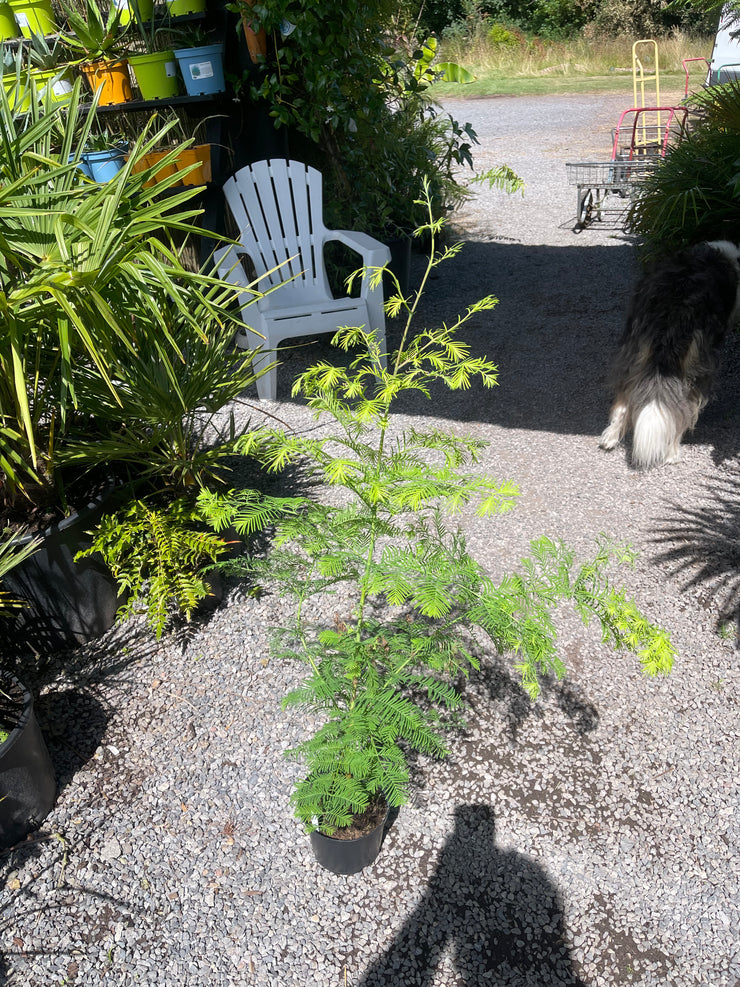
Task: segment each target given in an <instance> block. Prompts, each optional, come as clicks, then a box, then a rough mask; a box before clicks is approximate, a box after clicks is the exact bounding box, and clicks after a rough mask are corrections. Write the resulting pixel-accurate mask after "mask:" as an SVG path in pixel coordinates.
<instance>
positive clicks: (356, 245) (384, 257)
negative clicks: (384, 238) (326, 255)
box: [326, 230, 391, 267]
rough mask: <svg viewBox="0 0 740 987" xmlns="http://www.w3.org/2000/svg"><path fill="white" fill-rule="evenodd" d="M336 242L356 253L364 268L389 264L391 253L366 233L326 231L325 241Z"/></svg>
mask: <svg viewBox="0 0 740 987" xmlns="http://www.w3.org/2000/svg"><path fill="white" fill-rule="evenodd" d="M329 240H337V241H338V242H339V243H343V244H344V245H345V247H349V248H350V249H351V250H355V251H357V253H358V254H360V256H361V257H362V263H363V266H364V267H385V265H386V264H388V263H389V262H390V259H391V251H390V248H389V247H387V246H386V245H385V244H384V243H381V242H380V240H376V239H375V237H372V236H369V234H367V233H357V232H354V231H350V230H327V231H326V241H329Z"/></svg>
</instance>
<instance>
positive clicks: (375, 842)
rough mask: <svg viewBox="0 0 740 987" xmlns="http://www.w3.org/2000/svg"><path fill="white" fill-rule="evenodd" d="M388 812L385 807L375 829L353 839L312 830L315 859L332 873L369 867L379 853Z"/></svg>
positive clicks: (354, 872)
mask: <svg viewBox="0 0 740 987" xmlns="http://www.w3.org/2000/svg"><path fill="white" fill-rule="evenodd" d="M389 812H390V810H389V809H386V811H385V815H384V816H383V818H382V819H381V821H380V822H379V823H378V825H377V826H376V827H375V829H371V830H370V832H369V833H365V834H364V835H363V836H358V837H356V838H355V839H354V840H338V839H337V838H336V837H334V836H325V835H324V834H323V833H320V832H319V831H318V830H314V831H313V833H311V834H310V837H311V849H312V850H313V853H314V856H315V857H316V860H317V861H318V862H319V863H320V864H321V866H322V867H325V868H326V869H327V870H330V871H331V872H332V873H333V874H357V873H358V871H361V870H363V869H364V868H365V867H369V866H370V864H372V863H373V862H374V861H375V858H376V857H377V856H378V854H379V853H380V847H381V846H382V843H383V834H384V832H385V824H386V822H387V821H388V813H389Z"/></svg>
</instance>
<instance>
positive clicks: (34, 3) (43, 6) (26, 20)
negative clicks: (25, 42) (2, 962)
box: [8, 0, 59, 38]
mask: <svg viewBox="0 0 740 987" xmlns="http://www.w3.org/2000/svg"><path fill="white" fill-rule="evenodd" d="M8 3H9V5H10V7H11V8H12V11H13V14H14V15H15V19H16V21H17V22H18V27H19V28H20V29H21V34H22V35H23V37H24V38H30V37H31V34H32V33H33V34H43V35H46V34H55V33H56V32H57V31H58V30H59V28H58V27H57V22H56V21H55V19H54V11H53V9H52V6H51V0H8Z"/></svg>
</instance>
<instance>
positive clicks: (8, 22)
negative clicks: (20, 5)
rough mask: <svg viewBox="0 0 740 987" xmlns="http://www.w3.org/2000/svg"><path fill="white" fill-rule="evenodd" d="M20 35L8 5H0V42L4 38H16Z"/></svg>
mask: <svg viewBox="0 0 740 987" xmlns="http://www.w3.org/2000/svg"><path fill="white" fill-rule="evenodd" d="M20 33H21V31H20V28H19V27H18V25H17V23H16V20H15V17H14V16H13V9H12V7H11V6H10V4H7V3H0V41H5V39H6V38H17V37H18V35H19V34H20Z"/></svg>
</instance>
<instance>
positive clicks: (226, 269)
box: [213, 243, 249, 288]
mask: <svg viewBox="0 0 740 987" xmlns="http://www.w3.org/2000/svg"><path fill="white" fill-rule="evenodd" d="M246 253H247V252H246V250H245V249H244V248H243V247H241V246H239V244H236V243H232V244H231V246H230V247H219V248H218V250H214V252H213V262H214V265H215V267H216V270H217V271H218V276H219V277H220V278H221V280H222V281H228V283H229V284H233V285H235V286H236V287H238V288H248V287H249V281H248V279H247V272H246V271H245V270H244V265H243V264H242V262H241V259H242V256H244V255H246Z"/></svg>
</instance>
